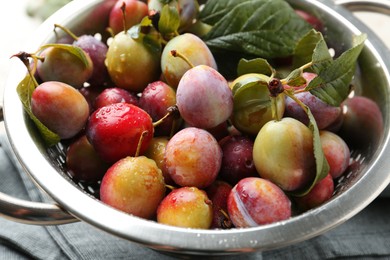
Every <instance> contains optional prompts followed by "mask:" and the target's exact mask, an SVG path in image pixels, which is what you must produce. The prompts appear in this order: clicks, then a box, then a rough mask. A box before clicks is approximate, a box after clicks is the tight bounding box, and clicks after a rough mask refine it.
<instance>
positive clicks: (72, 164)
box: [66, 135, 110, 183]
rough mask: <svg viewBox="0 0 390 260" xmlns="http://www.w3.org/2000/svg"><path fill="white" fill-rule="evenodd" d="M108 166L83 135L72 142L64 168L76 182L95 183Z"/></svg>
mask: <svg viewBox="0 0 390 260" xmlns="http://www.w3.org/2000/svg"><path fill="white" fill-rule="evenodd" d="M109 166H110V165H109V164H107V163H106V162H104V161H103V160H102V159H101V158H100V157H99V155H98V154H97V153H96V151H95V149H94V148H93V146H92V145H91V144H90V143H89V142H88V139H87V137H86V136H85V135H82V136H81V137H79V138H78V139H76V140H75V141H73V142H72V143H71V144H70V145H69V147H68V149H67V152H66V167H67V169H68V170H69V173H70V175H71V176H72V178H73V179H74V180H76V181H83V182H86V183H96V182H98V181H100V180H101V179H102V178H103V176H104V174H105V173H106V171H107V169H108V167H109Z"/></svg>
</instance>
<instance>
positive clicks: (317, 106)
mask: <svg viewBox="0 0 390 260" xmlns="http://www.w3.org/2000/svg"><path fill="white" fill-rule="evenodd" d="M123 3H125V5H124V4H123ZM174 3H175V4H177V5H178V6H179V8H178V10H180V19H181V20H180V27H179V33H178V35H176V36H175V37H173V38H172V39H170V40H169V41H167V42H166V43H164V45H163V48H162V50H161V52H159V53H157V54H156V52H155V51H152V50H151V49H150V48H149V47H148V46H147V45H145V44H144V42H143V41H140V40H139V39H137V38H134V37H132V36H131V34H130V33H128V31H127V30H129V29H130V28H132V27H133V26H136V25H137V24H139V23H140V22H141V20H142V19H143V18H144V17H146V16H148V15H149V14H150V13H151V12H152V11H153V12H158V11H160V10H161V9H162V4H161V2H160V1H158V0H150V1H148V3H146V2H143V1H137V0H118V1H117V3H116V4H115V5H114V6H113V8H112V10H111V13H110V15H109V19H108V20H109V21H108V27H109V28H111V31H112V32H113V33H114V34H113V35H112V37H111V38H110V39H109V41H102V40H101V39H99V38H98V37H95V36H93V35H81V36H78V37H73V38H72V40H71V41H69V38H68V39H67V42H66V43H65V44H68V45H71V46H75V47H77V48H75V49H76V50H78V51H79V52H81V53H79V54H78V55H74V53H71V52H69V51H67V50H66V49H64V48H59V47H56V46H55V45H53V46H51V47H49V48H46V49H45V50H43V51H42V53H40V56H41V59H39V60H38V62H37V64H36V66H37V67H36V68H37V69H36V74H35V75H36V78H37V80H38V82H39V83H40V84H39V85H38V86H37V87H36V88H35V90H34V91H33V93H32V97H31V110H32V112H33V114H34V115H35V116H36V117H37V118H38V119H39V120H40V121H41V122H42V123H43V124H44V125H45V126H46V127H47V128H48V129H50V130H51V131H53V132H54V133H56V134H58V135H59V136H60V138H61V142H63V143H64V144H65V145H66V147H67V154H66V167H67V170H68V173H69V174H70V176H71V177H72V178H73V180H74V181H75V182H82V183H86V184H93V185H97V186H98V187H99V193H98V194H96V197H97V198H98V199H100V200H101V201H102V202H103V203H106V204H108V205H110V206H112V207H114V208H116V209H118V210H121V211H123V212H126V213H129V214H132V215H135V216H138V217H142V218H145V219H153V220H156V221H157V222H159V223H162V224H167V225H174V226H179V227H190V228H202V229H209V228H224V229H225V228H232V227H253V226H258V225H263V224H269V223H274V222H277V221H282V220H286V219H288V218H290V217H292V216H293V215H294V214H295V213H293V212H302V211H306V210H309V209H312V208H314V207H318V206H320V205H321V204H323V203H325V202H326V201H328V200H329V199H331V198H332V195H333V193H334V187H335V180H337V179H338V178H340V177H341V176H342V175H343V174H345V173H346V172H347V169H348V167H349V165H350V164H351V161H352V158H351V156H350V152H351V149H352V148H353V149H355V147H354V146H353V145H355V144H361V143H362V140H361V139H362V136H364V137H367V138H368V139H367V140H368V141H370V140H371V138H370V137H369V136H368V133H372V135H373V136H374V135H376V134H378V133H380V131H381V130H382V128H383V125H382V124H383V123H382V117H381V113H380V110H379V108H378V106H377V104H376V103H375V102H373V101H372V100H370V99H368V98H365V97H357V96H356V97H350V98H348V99H347V100H345V102H344V103H343V104H342V105H341V106H340V107H333V106H330V105H327V104H325V103H324V102H322V101H321V100H320V99H318V98H317V97H315V96H313V95H312V94H310V92H302V93H299V94H297V95H296V97H297V98H298V99H299V100H301V101H302V102H303V103H305V104H306V105H307V106H308V107H309V108H310V110H311V111H312V113H313V115H314V117H315V119H316V122H317V125H318V128H319V129H320V139H321V144H322V149H323V152H324V155H325V157H326V159H327V161H328V163H329V165H330V170H329V173H328V175H327V176H326V177H325V178H323V179H322V180H320V181H318V182H317V183H316V184H315V185H314V187H313V188H312V189H311V190H310V192H308V193H307V194H305V195H303V196H294V195H291V194H293V192H294V191H299V190H300V189H303V188H305V187H306V186H307V185H310V184H311V183H313V180H314V178H315V175H316V161H315V158H314V152H313V133H312V131H311V130H310V129H309V128H308V126H307V125H308V122H309V121H308V117H307V115H306V113H305V112H304V111H303V110H302V108H301V107H300V106H299V105H298V104H297V103H296V102H295V101H294V100H292V99H290V98H288V97H285V96H284V95H283V94H280V95H279V96H278V98H277V106H278V110H277V111H278V113H279V116H280V118H281V119H280V120H275V118H273V113H272V108H271V102H270V96H269V92H268V89H266V88H265V89H256V91H250V90H248V91H247V92H245V91H243V92H242V93H241V94H237V95H235V96H233V92H232V88H233V87H234V85H235V84H243V82H249V81H255V80H258V79H261V78H264V75H261V74H255V73H252V74H247V75H242V76H240V77H238V78H235V79H230V78H227V77H226V76H223V75H222V74H221V73H220V72H218V67H217V63H216V61H215V59H214V57H213V53H212V52H211V51H210V49H209V48H208V46H207V45H206V44H205V43H204V42H203V41H202V40H201V38H200V37H198V36H197V35H195V34H193V33H190V32H188V31H187V30H186V28H188V27H189V26H190V24H191V22H192V21H193V20H194V18H195V17H196V15H197V13H198V12H199V5H198V4H197V3H196V1H190V0H179V1H177V2H176V1H174ZM124 7H125V8H124ZM108 43H109V44H108ZM80 57H82V59H81V58H80ZM315 76H316V75H315V74H313V73H304V77H305V78H306V81H307V82H309V81H310V80H311V79H313V78H314V77H315ZM284 87H285V88H288V87H289V86H284ZM302 87H303V86H302ZM251 100H257V101H258V100H262V101H264V102H261V105H259V102H257V103H256V102H254V103H253V102H250V101H251ZM360 107H364V109H360ZM356 140H358V141H356ZM296 214H298V213H296Z"/></svg>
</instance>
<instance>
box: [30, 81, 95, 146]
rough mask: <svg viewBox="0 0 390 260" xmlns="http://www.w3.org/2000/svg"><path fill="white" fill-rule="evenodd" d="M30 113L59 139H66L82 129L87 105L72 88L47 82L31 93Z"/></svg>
mask: <svg viewBox="0 0 390 260" xmlns="http://www.w3.org/2000/svg"><path fill="white" fill-rule="evenodd" d="M31 111H32V113H33V114H34V115H35V116H36V117H37V118H38V119H39V121H41V123H42V124H44V125H45V126H46V127H47V128H49V129H50V130H51V131H53V132H54V133H56V134H58V135H59V136H60V138H61V139H68V138H71V137H73V136H75V135H76V134H78V133H79V132H80V131H81V130H82V129H83V128H84V126H85V124H86V123H87V120H88V116H89V104H88V102H87V100H86V99H85V98H84V96H83V95H82V94H81V93H80V92H79V91H78V90H77V89H75V88H74V87H72V86H70V85H68V84H65V83H62V82H57V81H47V82H44V83H42V84H40V85H38V87H36V88H35V90H34V91H33V93H32V96H31Z"/></svg>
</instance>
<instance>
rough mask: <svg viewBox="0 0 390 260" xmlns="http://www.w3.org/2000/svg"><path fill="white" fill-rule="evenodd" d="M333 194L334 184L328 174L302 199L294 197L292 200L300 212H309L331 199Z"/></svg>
mask: <svg viewBox="0 0 390 260" xmlns="http://www.w3.org/2000/svg"><path fill="white" fill-rule="evenodd" d="M333 192H334V182H333V178H332V176H331V175H330V174H328V175H327V176H326V177H325V178H324V179H322V180H321V181H319V182H318V183H317V184H315V185H314V187H313V188H312V189H311V190H310V192H309V193H307V194H306V195H304V196H302V197H295V198H294V200H295V202H296V203H297V205H298V207H299V208H300V209H301V210H304V211H305V210H309V209H312V208H315V207H318V206H320V205H322V204H324V203H325V202H327V201H328V200H330V199H331V198H332V195H333Z"/></svg>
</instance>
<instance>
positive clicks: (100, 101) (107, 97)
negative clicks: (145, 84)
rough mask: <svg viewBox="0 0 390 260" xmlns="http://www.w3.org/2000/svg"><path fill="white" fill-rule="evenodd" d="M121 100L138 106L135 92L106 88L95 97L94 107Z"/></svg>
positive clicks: (120, 101)
mask: <svg viewBox="0 0 390 260" xmlns="http://www.w3.org/2000/svg"><path fill="white" fill-rule="evenodd" d="M122 102H124V103H129V104H133V105H135V106H138V98H137V96H136V95H135V94H133V93H131V92H129V91H127V90H125V89H121V88H115V87H114V88H106V89H104V90H103V91H102V92H101V93H100V94H99V95H98V96H97V97H96V98H95V102H94V109H98V108H101V107H104V106H108V105H111V104H115V103H122Z"/></svg>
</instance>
